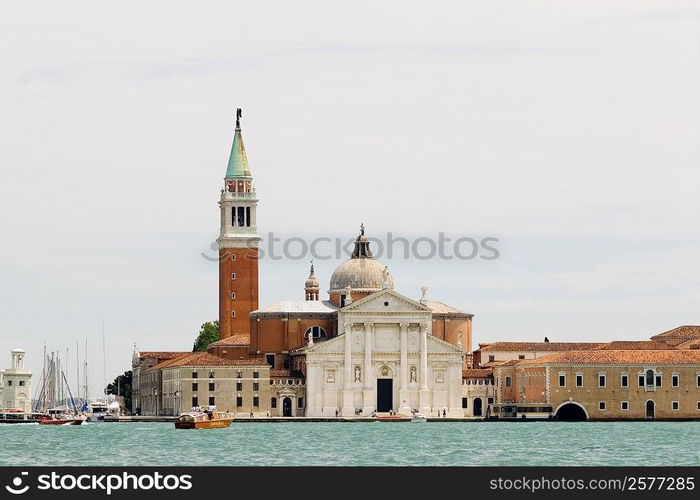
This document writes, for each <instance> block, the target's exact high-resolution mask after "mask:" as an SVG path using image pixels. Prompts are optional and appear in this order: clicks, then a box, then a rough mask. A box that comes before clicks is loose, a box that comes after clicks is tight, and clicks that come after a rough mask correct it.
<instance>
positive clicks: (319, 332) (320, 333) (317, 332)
mask: <svg viewBox="0 0 700 500" xmlns="http://www.w3.org/2000/svg"><path fill="white" fill-rule="evenodd" d="M309 334H312V335H313V338H315V339H325V338H326V337H327V336H328V335H327V334H326V330H324V329H323V328H321V327H320V326H312V327H311V328H309V329H308V330H306V333H304V337H306V338H308V337H309Z"/></svg>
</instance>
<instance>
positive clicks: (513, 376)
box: [493, 345, 700, 420]
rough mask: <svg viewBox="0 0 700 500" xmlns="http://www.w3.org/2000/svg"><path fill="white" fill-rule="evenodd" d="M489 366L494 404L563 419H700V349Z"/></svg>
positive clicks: (600, 352)
mask: <svg viewBox="0 0 700 500" xmlns="http://www.w3.org/2000/svg"><path fill="white" fill-rule="evenodd" d="M626 347H632V346H631V345H627V346H626ZM493 370H494V379H495V382H496V397H497V403H499V404H500V406H501V407H502V406H507V405H508V404H510V403H514V404H515V406H520V407H521V408H520V410H522V411H521V413H524V408H527V407H528V405H535V406H540V407H543V406H546V407H548V408H549V409H550V414H551V415H553V416H556V417H557V418H558V419H561V420H605V419H620V420H624V419H635V420H636V419H698V418H700V350H693V349H662V350H647V349H643V348H642V349H627V350H611V349H605V348H603V349H590V350H587V351H569V352H565V353H562V354H554V355H548V356H544V357H541V358H538V359H529V360H511V361H508V362H504V363H502V364H500V365H496V366H494V368H493Z"/></svg>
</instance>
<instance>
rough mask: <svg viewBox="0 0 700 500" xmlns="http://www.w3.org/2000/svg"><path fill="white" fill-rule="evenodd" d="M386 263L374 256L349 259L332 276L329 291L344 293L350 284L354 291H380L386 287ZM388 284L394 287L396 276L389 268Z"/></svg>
mask: <svg viewBox="0 0 700 500" xmlns="http://www.w3.org/2000/svg"><path fill="white" fill-rule="evenodd" d="M384 269H385V267H384V265H383V264H382V263H381V262H379V261H378V260H375V259H373V258H369V257H365V258H360V259H357V258H356V259H349V260H346V261H345V262H343V263H342V264H340V265H339V266H338V267H337V268H336V270H335V271H333V275H332V276H331V283H330V290H329V291H328V293H343V292H345V289H346V287H347V286H348V285H350V290H351V291H353V292H359V291H363V292H378V291H379V290H381V289H382V288H384ZM387 285H388V287H389V288H394V278H393V277H392V276H391V273H389V272H388V270H387Z"/></svg>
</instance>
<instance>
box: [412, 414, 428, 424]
mask: <svg viewBox="0 0 700 500" xmlns="http://www.w3.org/2000/svg"><path fill="white" fill-rule="evenodd" d="M427 421H428V418H427V417H426V416H425V415H423V414H422V413H418V412H417V413H414V414H413V418H411V422H414V423H415V422H427Z"/></svg>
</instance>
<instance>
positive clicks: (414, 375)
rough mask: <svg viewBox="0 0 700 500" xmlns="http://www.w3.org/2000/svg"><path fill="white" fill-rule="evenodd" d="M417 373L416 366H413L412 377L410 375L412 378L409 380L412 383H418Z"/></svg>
mask: <svg viewBox="0 0 700 500" xmlns="http://www.w3.org/2000/svg"><path fill="white" fill-rule="evenodd" d="M416 372H417V370H416V367H415V366H412V367H411V375H410V377H411V378H410V379H409V381H410V382H415V381H416V375H417V373H416Z"/></svg>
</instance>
